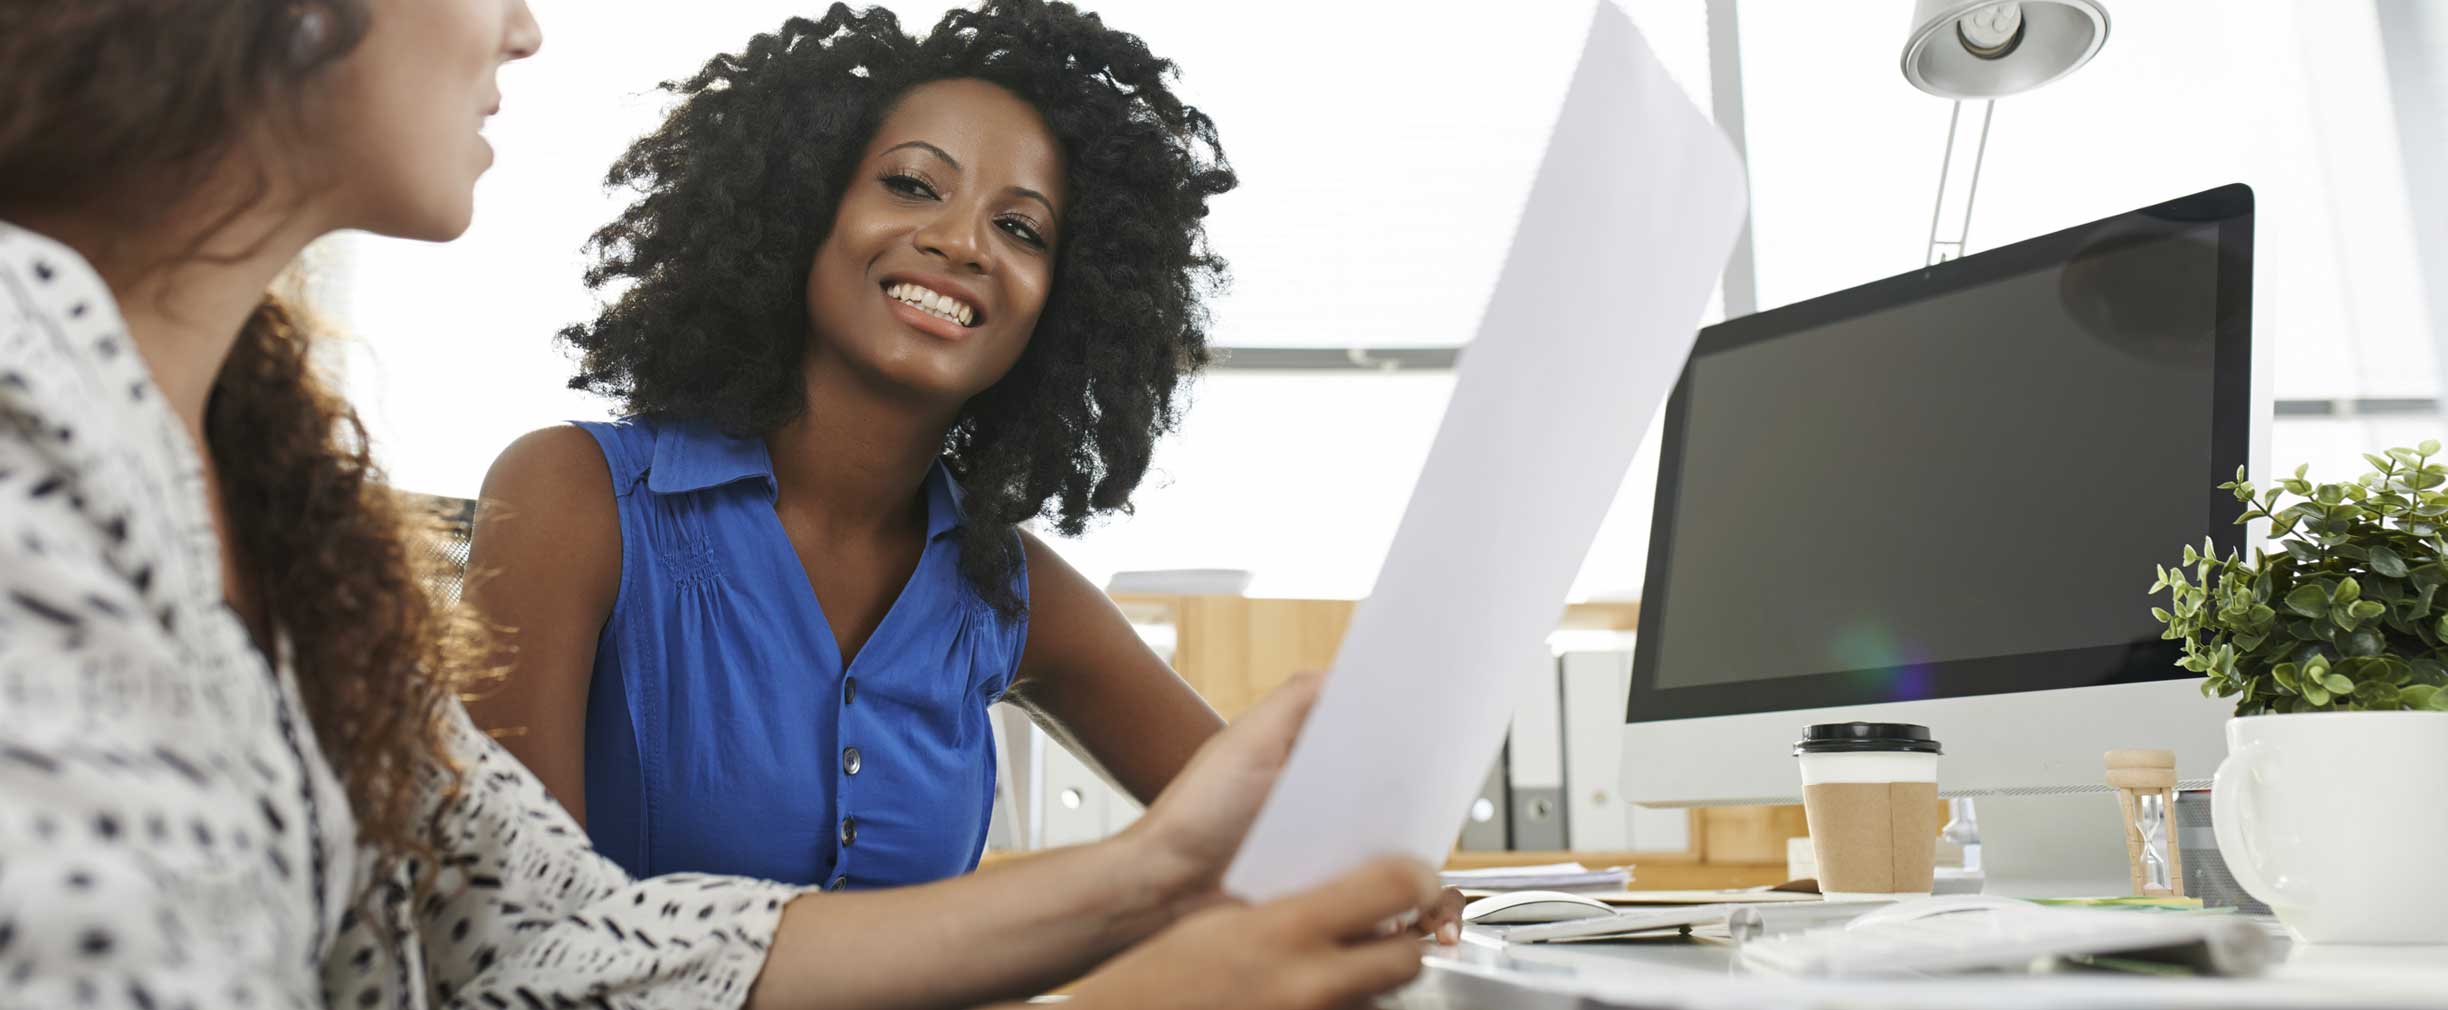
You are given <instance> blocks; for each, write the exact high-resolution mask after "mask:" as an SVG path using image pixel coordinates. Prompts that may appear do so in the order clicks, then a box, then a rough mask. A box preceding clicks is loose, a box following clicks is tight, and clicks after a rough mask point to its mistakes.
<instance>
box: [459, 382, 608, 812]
mask: <svg viewBox="0 0 2448 1010" xmlns="http://www.w3.org/2000/svg"><path fill="white" fill-rule="evenodd" d="M620 564H621V533H620V514H619V511H618V508H617V506H616V504H615V503H614V501H613V499H612V477H611V471H610V469H609V468H608V467H606V466H605V465H604V460H603V453H602V452H601V451H600V450H598V449H597V448H596V446H595V440H594V439H592V438H590V437H588V435H587V433H586V432H584V431H582V430H579V429H577V428H573V427H569V426H566V425H564V426H560V427H553V428H545V429H543V430H540V431H535V432H530V433H528V434H526V435H523V436H521V437H520V438H519V439H518V441H516V442H512V443H510V447H509V448H507V449H504V450H502V454H501V457H500V458H498V459H496V460H494V461H493V468H492V470H491V471H489V472H487V473H486V474H485V482H484V491H483V495H482V498H481V502H480V504H479V505H478V506H477V512H476V534H475V539H474V541H473V542H472V543H471V544H470V545H469V554H468V572H469V578H468V582H467V585H468V601H469V603H470V604H472V605H473V606H475V607H476V609H477V612H478V613H479V614H482V615H483V616H484V618H485V620H487V621H488V622H490V623H492V624H493V625H494V626H495V627H496V628H497V629H499V636H500V637H499V639H498V641H499V644H500V649H499V651H498V652H496V653H495V660H496V663H497V664H499V665H500V666H502V668H503V669H505V670H506V671H507V673H508V677H507V679H506V680H504V681H502V682H501V683H500V684H498V685H496V686H495V687H494V688H493V689H492V690H490V691H488V692H487V693H485V694H484V695H483V696H482V697H480V698H477V699H475V700H473V701H471V702H469V704H468V714H469V715H470V716H471V717H472V718H474V719H475V720H476V724H477V725H478V726H480V727H482V728H484V729H485V730H487V731H490V732H492V733H494V734H496V735H497V736H499V737H500V739H501V742H502V745H503V746H504V747H506V748H508V749H509V751H510V753H511V754H512V755H514V756H516V757H517V758H518V759H519V760H520V761H521V762H523V763H524V764H526V765H527V767H528V769H530V770H532V771H534V772H535V774H536V777H537V778H539V779H542V780H543V781H544V786H545V788H546V789H549V790H551V792H552V795H553V797H554V798H555V799H557V800H559V801H560V802H561V805H562V806H563V807H566V808H568V810H569V812H570V816H572V817H574V818H576V819H577V820H578V823H579V824H580V825H581V826H583V825H585V823H586V709H587V687H588V683H589V681H590V680H591V679H592V677H593V674H594V668H595V641H596V638H597V636H598V635H599V634H601V632H602V631H603V625H604V620H605V619H606V618H607V617H608V616H610V614H611V613H612V603H613V598H614V596H615V595H616V594H617V593H618V592H619V589H620Z"/></svg>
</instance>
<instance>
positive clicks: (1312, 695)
mask: <svg viewBox="0 0 2448 1010" xmlns="http://www.w3.org/2000/svg"><path fill="white" fill-rule="evenodd" d="M1325 684H1326V675H1325V674H1322V673H1316V672H1309V673H1296V674H1293V675H1292V678H1291V679H1289V680H1286V681H1284V682H1283V684H1282V686H1280V687H1277V688H1276V689H1274V690H1272V691H1269V692H1267V695H1266V697H1264V698H1260V699H1258V703H1257V704H1255V705H1252V706H1250V708H1249V711H1247V712H1243V713H1241V718H1238V719H1235V720H1233V725H1234V726H1247V727H1249V728H1250V730H1251V731H1256V732H1259V733H1262V734H1265V735H1268V736H1280V737H1281V738H1283V739H1284V740H1285V741H1287V742H1289V741H1290V740H1291V739H1292V736H1293V735H1294V734H1296V733H1298V732H1300V726H1301V723H1303V722H1306V721H1308V719H1309V709H1310V708H1311V707H1313V706H1315V705H1316V704H1317V698H1318V691H1319V689H1321V688H1323V687H1324V686H1325Z"/></svg>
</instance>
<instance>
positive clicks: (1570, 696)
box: [1556, 652, 1633, 852]
mask: <svg viewBox="0 0 2448 1010" xmlns="http://www.w3.org/2000/svg"><path fill="white" fill-rule="evenodd" d="M1556 666H1557V671H1558V672H1557V678H1558V679H1559V680H1560V681H1561V689H1562V694H1563V698H1564V701H1563V705H1564V788H1565V790H1566V801H1565V808H1566V811H1567V814H1566V815H1567V816H1568V817H1569V818H1570V820H1569V821H1568V824H1569V827H1570V831H1569V832H1568V835H1569V840H1570V845H1569V846H1568V847H1569V848H1571V849H1573V850H1575V851H1582V852H1625V851H1630V850H1631V849H1632V848H1633V845H1632V804H1631V802H1630V801H1628V800H1626V799H1625V798H1624V796H1623V793H1622V792H1621V791H1620V790H1619V789H1618V788H1617V786H1618V784H1619V783H1620V781H1621V780H1622V778H1623V764H1622V763H1623V734H1624V711H1625V705H1626V704H1627V703H1628V700H1629V698H1630V697H1631V692H1632V657H1631V656H1629V655H1626V654H1624V653H1620V652H1568V653H1565V654H1564V655H1563V656H1562V657H1560V658H1559V659H1558V660H1557V661H1556Z"/></svg>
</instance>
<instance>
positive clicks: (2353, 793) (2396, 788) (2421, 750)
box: [2210, 712, 2448, 944]
mask: <svg viewBox="0 0 2448 1010" xmlns="http://www.w3.org/2000/svg"><path fill="white" fill-rule="evenodd" d="M2210 819H2211V823H2212V824H2213V825H2215V826H2216V828H2217V831H2218V846H2219V855H2220V856H2221V857H2223V858H2224V859H2225V860H2226V862H2227V869H2228V870H2229V871H2230V872H2232V873H2234V874H2235V878H2236V882H2237V883H2239V884H2242V885H2244V889H2245V890H2246V891H2250V892H2252V895H2253V897H2256V898H2259V899H2261V900H2262V901H2264V902H2267V903H2268V904H2269V906H2270V910H2271V911H2273V912H2275V913H2277V915H2278V919H2279V921H2281V922H2284V923H2286V926H2287V928H2288V929H2289V930H2291V931H2292V932H2294V934H2295V937H2296V939H2298V940H2302V941H2304V942H2307V943H2357V944H2448V712H2317V713H2302V714H2296V715H2263V716H2252V717H2250V718H2243V719H2234V720H2230V721H2229V722H2228V723H2227V760H2226V761H2224V762H2221V763H2220V764H2219V769H2218V783H2217V785H2216V786H2214V787H2213V788H2212V789H2211V793H2210Z"/></svg>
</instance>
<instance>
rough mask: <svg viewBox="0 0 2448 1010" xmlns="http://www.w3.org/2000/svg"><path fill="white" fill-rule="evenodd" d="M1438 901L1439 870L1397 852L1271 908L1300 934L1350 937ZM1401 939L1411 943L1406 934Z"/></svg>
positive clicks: (1373, 933)
mask: <svg viewBox="0 0 2448 1010" xmlns="http://www.w3.org/2000/svg"><path fill="white" fill-rule="evenodd" d="M1436 900H1437V878H1436V874H1433V873H1430V872H1428V868H1427V867H1425V866H1422V865H1420V864H1419V863H1418V862H1417V861H1415V860H1410V859H1403V858H1398V857H1396V858H1386V859H1379V860H1374V861H1371V862H1369V863H1368V864H1366V865H1363V866H1361V867H1360V868H1359V869H1357V870H1353V871H1352V872H1350V873H1346V874H1344V875H1343V876H1341V877H1337V878H1335V879H1334V880H1332V881H1330V882H1328V883H1327V884H1325V885H1324V886H1322V887H1319V888H1316V889H1314V890H1311V891H1309V892H1307V893H1304V894H1298V895H1294V896H1293V897H1290V898H1286V899H1284V900H1283V901H1281V902H1278V903H1276V904H1275V905H1274V906H1270V907H1271V908H1273V909H1274V910H1275V912H1276V914H1278V915H1280V916H1282V917H1283V918H1284V919H1285V920H1286V925H1288V926H1289V927H1290V928H1291V929H1293V930H1294V931H1296V932H1297V933H1299V934H1301V935H1306V936H1313V937H1323V938H1327V939H1334V940H1348V939H1357V938H1362V937H1373V936H1376V935H1377V934H1378V932H1379V928H1378V927H1379V926H1380V925H1382V924H1383V923H1384V922H1385V921H1386V920H1388V919H1392V918H1395V917H1396V916H1400V915H1404V914H1406V913H1410V912H1415V911H1418V910H1419V909H1422V908H1426V907H1428V906H1430V905H1431V904H1433V903H1435V902H1436ZM1398 939H1402V940H1403V941H1404V942H1409V940H1408V938H1407V937H1401V938H1398Z"/></svg>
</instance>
